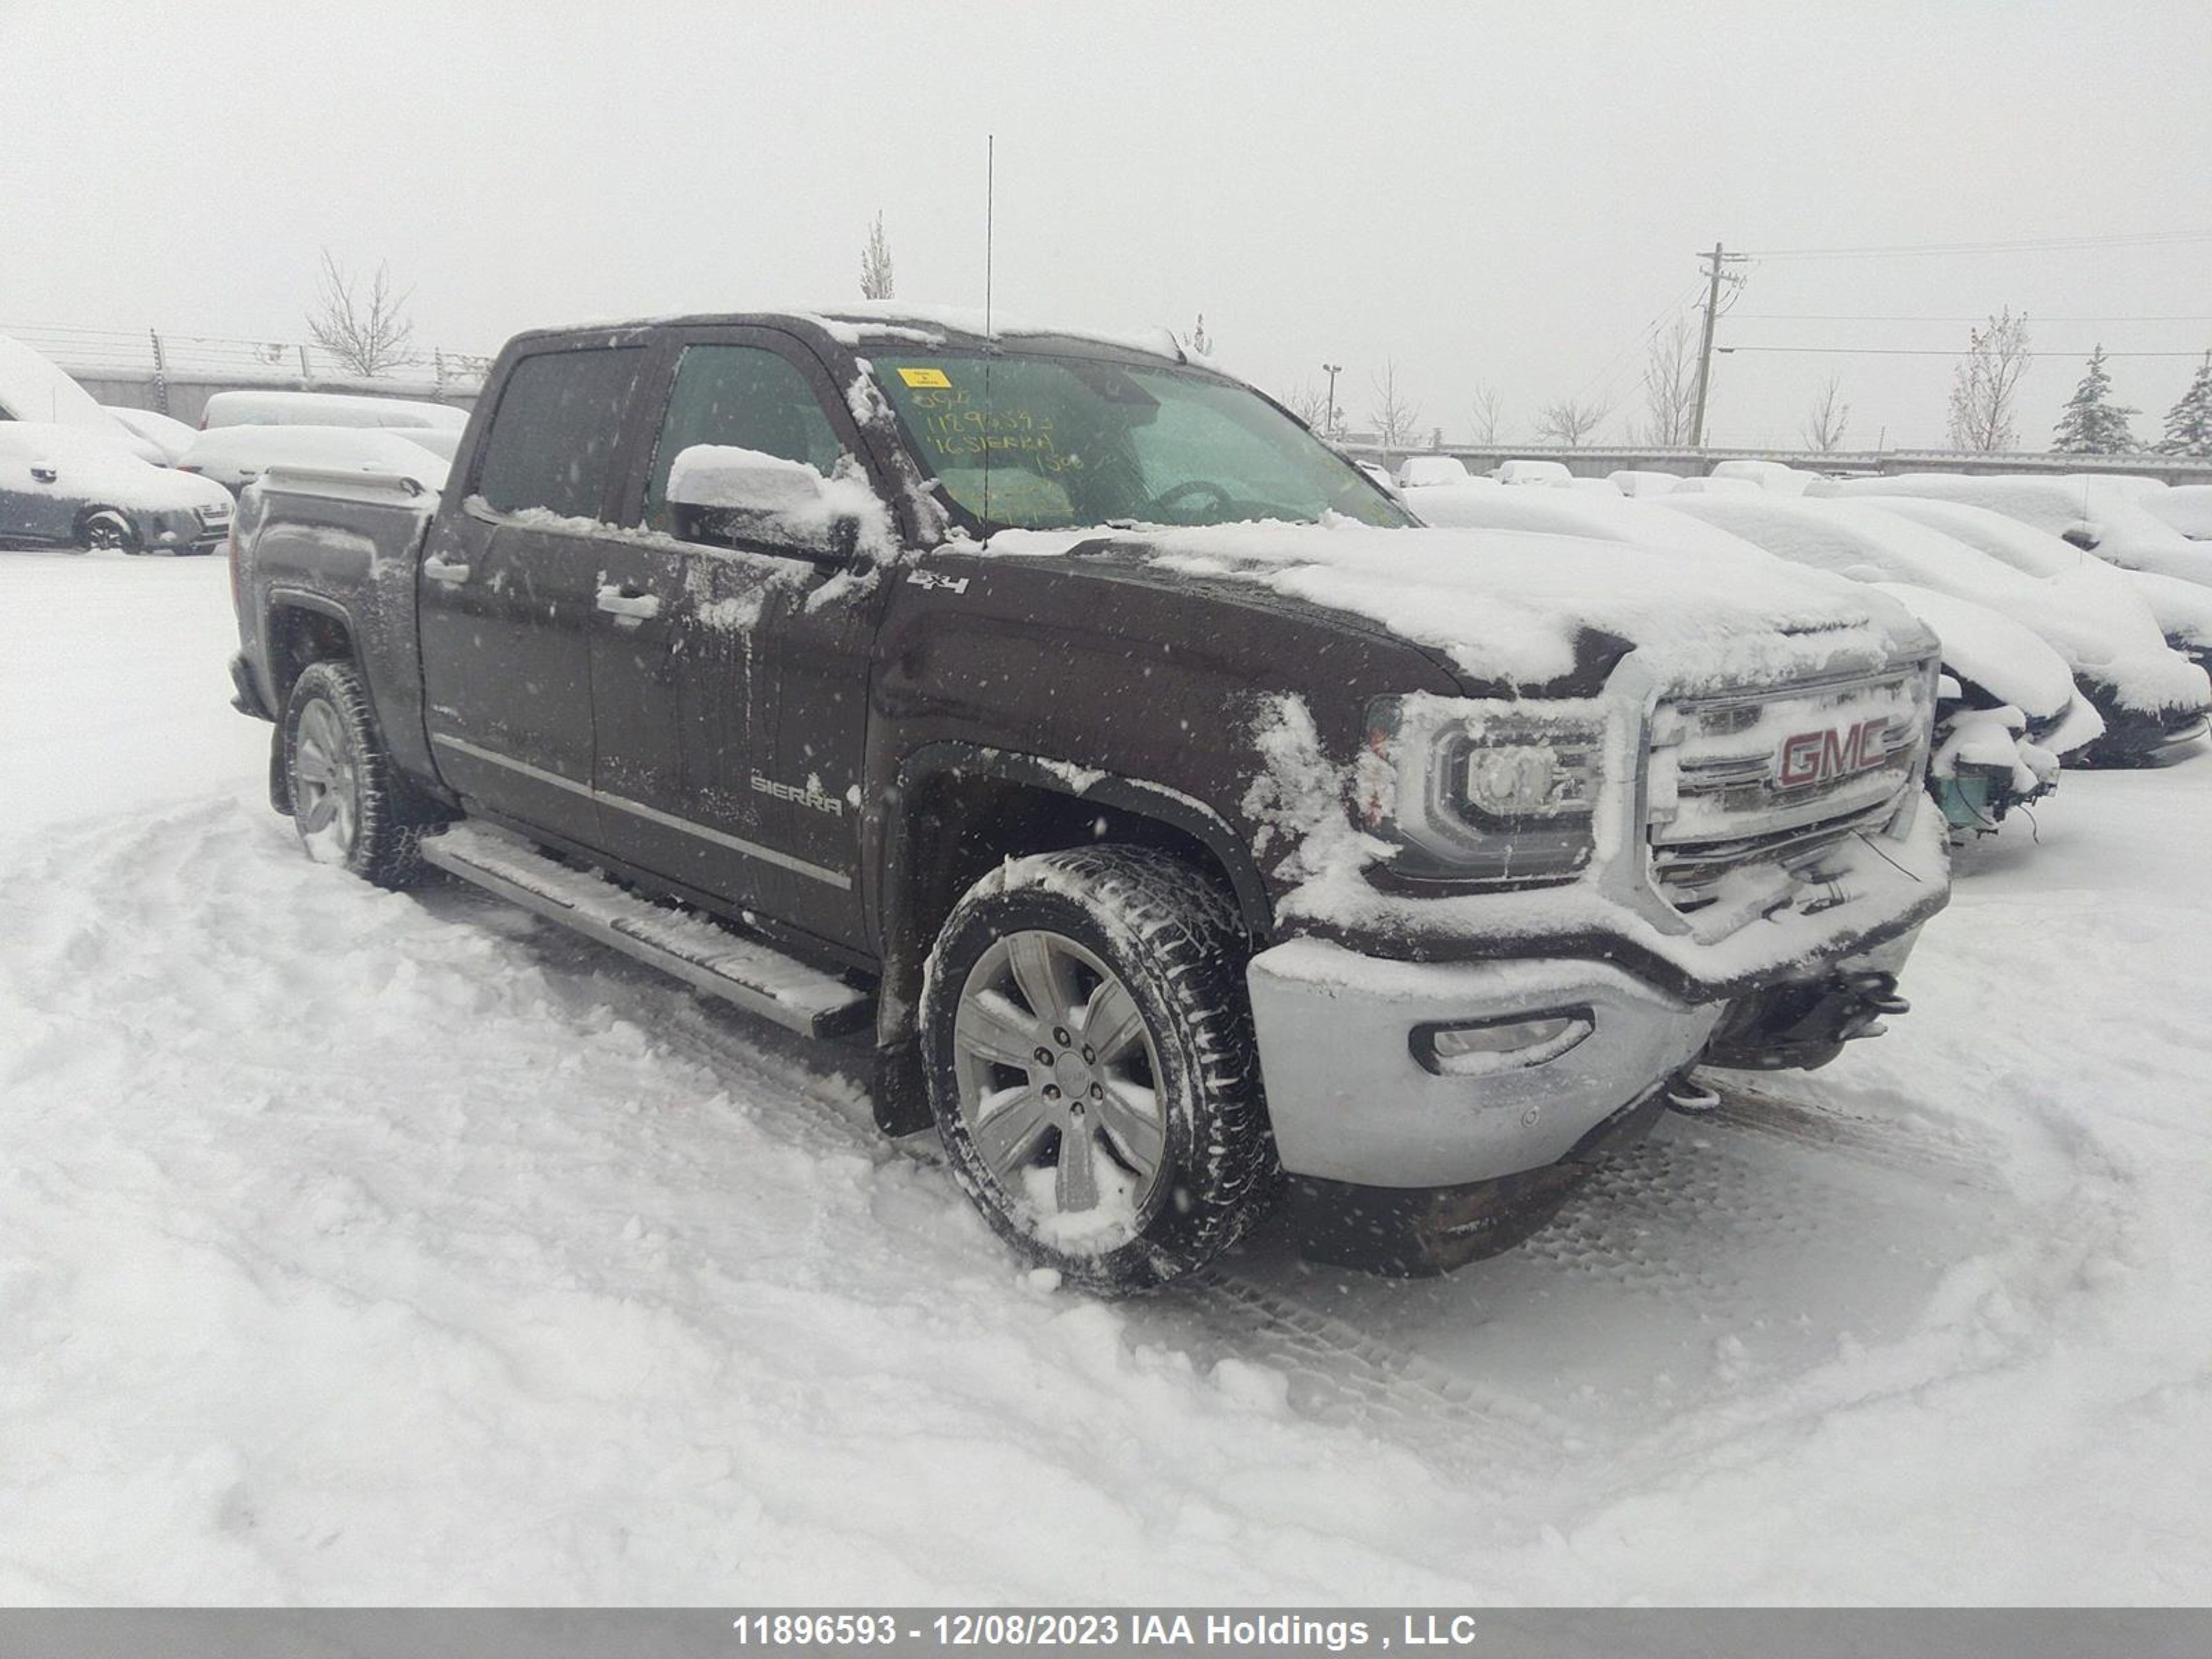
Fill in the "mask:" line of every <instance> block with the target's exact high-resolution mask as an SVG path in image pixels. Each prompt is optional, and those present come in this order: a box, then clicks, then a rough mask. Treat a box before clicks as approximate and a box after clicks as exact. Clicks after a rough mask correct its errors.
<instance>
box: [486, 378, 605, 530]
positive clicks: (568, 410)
mask: <svg viewBox="0 0 2212 1659" xmlns="http://www.w3.org/2000/svg"><path fill="white" fill-rule="evenodd" d="M644 363H645V349H644V348H643V347H641V346H611V347H604V348H599V349H588V350H582V351H547V352H540V353H538V355H536V356H529V357H525V358H523V359H522V360H521V361H520V362H518V363H516V364H515V366H514V368H513V372H512V373H510V374H508V375H507V384H506V386H504V387H502V388H501V392H500V396H499V408H498V410H497V411H496V412H495V414H494V415H493V416H492V423H491V430H490V431H489V433H488V434H486V435H485V438H484V447H483V459H482V460H481V461H480V462H479V463H478V464H477V478H476V493H477V495H482V496H483V498H484V501H485V502H486V504H487V505H489V507H492V508H493V509H494V510H495V511H496V512H501V513H515V512H520V511H522V510H524V509H526V508H529V507H542V508H544V510H545V511H547V512H549V513H559V514H561V515H562V517H563V518H571V519H597V518H601V517H603V516H605V509H606V498H607V483H608V480H609V478H610V477H611V474H612V472H613V470H614V462H615V446H616V444H617V441H619V439H620V438H621V435H622V424H623V416H624V415H625V414H627V413H628V411H629V404H630V396H631V393H632V392H635V390H636V388H637V382H638V377H639V375H640V374H641V372H642V370H643V367H644Z"/></svg>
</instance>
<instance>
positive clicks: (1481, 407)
mask: <svg viewBox="0 0 2212 1659" xmlns="http://www.w3.org/2000/svg"><path fill="white" fill-rule="evenodd" d="M1504 424H1505V404H1504V400H1503V399H1502V398H1499V397H1498V388H1497V387H1495V386H1476V387H1475V389H1474V441H1475V442H1477V443H1479V444H1494V443H1496V442H1497V441H1498V428H1501V427H1503V426H1504Z"/></svg>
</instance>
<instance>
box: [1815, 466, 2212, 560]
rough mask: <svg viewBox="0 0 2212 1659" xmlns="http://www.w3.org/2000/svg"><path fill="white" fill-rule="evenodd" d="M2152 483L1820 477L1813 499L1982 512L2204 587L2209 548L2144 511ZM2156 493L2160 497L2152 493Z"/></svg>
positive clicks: (1938, 475)
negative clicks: (1879, 499)
mask: <svg viewBox="0 0 2212 1659" xmlns="http://www.w3.org/2000/svg"><path fill="white" fill-rule="evenodd" d="M2146 483H2150V484H2152V486H2153V488H2155V483H2154V481H2152V480H2144V479H2132V478H2100V477H2090V476H2086V475H2082V474H2072V475H2069V476H2067V477H2015V476H2011V475H1998V476H1992V477H1965V476H1962V475H1960V474H1958V473H1953V472H1905V473H1900V474H1899V475H1898V476H1897V477H1893V478H1844V479H1830V478H1824V479H1822V480H1820V483H1816V484H1814V486H1813V487H1812V489H1811V490H1810V491H1809V492H1808V493H1810V494H1812V495H1826V496H1836V495H1841V496H1852V495H1920V496H1925V497H1928V498H1929V499H1932V500H1935V501H1961V502H1964V503H1965V504H1966V505H1967V506H1969V507H1987V508H1989V509H1990V511H1991V512H1993V513H2003V514H2004V515H2005V517H2007V518H2008V519H2018V520H2020V521H2021V523H2022V524H2029V525H2033V526H2035V527H2036V528H2037V529H2038V530H2045V531H2048V532H2051V534H2052V535H2054V536H2057V537H2058V538H2061V539H2063V540H2065V541H2069V542H2071V543H2072V544H2074V545H2075V546H2076V547H2079V548H2081V549H2084V550H2087V551H2088V552H2091V553H2094V554H2096V555H2097V556H2099V557H2100V558H2102V559H2106V560H2108V561H2110V562H2112V563H2113V564H2117V565H2119V566H2121V567H2122V568H2125V569H2129V570H2148V571H2152V572H2154V573H2156V574H2159V575H2162V576H2174V577H2179V579H2180V580H2183V581H2190V582H2195V583H2197V585H2198V586H2204V587H2212V546H2207V545H2205V544H2203V543H2199V542H2192V541H2191V540H2190V539H2189V538H2187V537H2186V536H2185V535H2183V534H2182V533H2181V532H2179V530H2176V529H2175V528H2174V527H2173V526H2172V525H2170V524H2168V523H2166V520H2163V519H2161V518H2159V517H2158V516H2157V515H2156V514H2155V513H2153V512H2152V510H2151V508H2150V506H2149V504H2148V493H2147V492H2146V490H2145V489H2144V485H2145V484H2146ZM2160 493H2164V492H2160Z"/></svg>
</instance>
